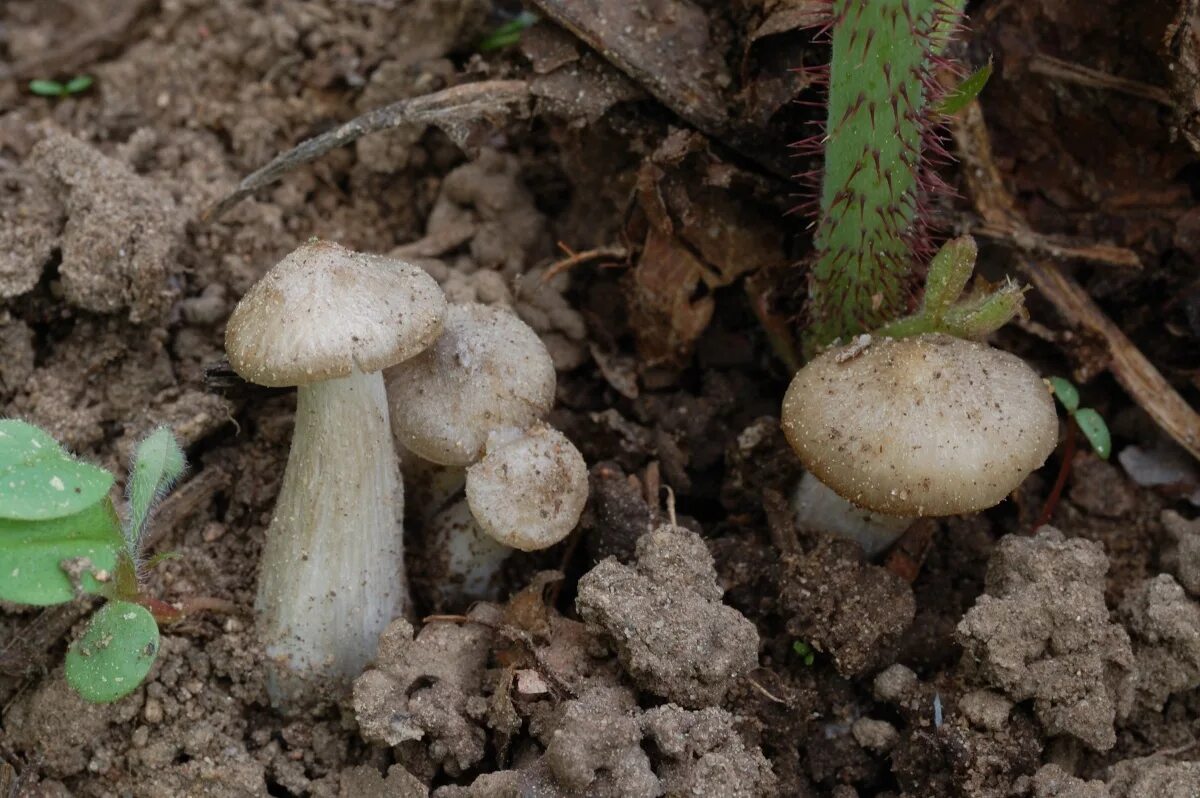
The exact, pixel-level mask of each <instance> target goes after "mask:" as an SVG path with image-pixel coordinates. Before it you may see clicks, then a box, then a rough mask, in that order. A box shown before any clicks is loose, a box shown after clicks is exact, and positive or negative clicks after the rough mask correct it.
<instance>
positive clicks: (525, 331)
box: [386, 303, 555, 466]
mask: <svg viewBox="0 0 1200 798" xmlns="http://www.w3.org/2000/svg"><path fill="white" fill-rule="evenodd" d="M386 379H387V384H388V399H389V402H390V403H391V408H392V425H393V429H394V431H395V433H396V438H397V440H399V441H401V442H403V443H404V445H405V447H407V448H408V449H409V450H411V451H413V452H415V453H416V454H418V455H420V456H421V457H424V458H425V459H426V460H432V461H433V462H435V463H441V464H443V465H464V466H465V465H469V464H470V463H473V462H475V461H476V460H478V459H479V457H480V455H481V454H482V452H483V448H484V444H485V443H487V438H488V434H489V433H491V432H492V431H493V430H496V429H500V428H501V427H516V428H519V429H524V428H525V427H528V426H529V425H530V424H532V423H533V422H534V421H537V420H538V419H540V418H541V417H542V416H543V415H545V414H546V413H547V412H548V411H549V410H550V407H551V406H552V405H553V404H554V385H555V373H554V363H553V361H551V359H550V353H549V352H547V351H546V346H545V345H544V344H543V343H542V341H541V339H540V338H538V336H537V333H535V332H534V331H533V330H532V329H531V328H530V327H529V326H528V325H527V324H525V322H523V321H521V319H519V318H518V317H517V316H516V315H515V314H513V313H512V311H510V310H507V309H505V308H500V307H494V306H488V305H479V304H475V303H471V304H465V305H451V306H450V307H449V309H448V310H447V311H446V321H445V326H444V327H443V330H442V334H441V335H440V336H439V337H438V339H437V341H435V342H434V344H433V346H431V347H430V348H429V349H427V350H426V351H424V352H422V353H421V354H420V355H418V356H417V357H414V358H413V359H412V360H408V361H405V362H404V363H401V364H400V365H398V366H396V367H394V368H392V369H389V370H388V371H387V373H386Z"/></svg>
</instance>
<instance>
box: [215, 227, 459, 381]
mask: <svg viewBox="0 0 1200 798" xmlns="http://www.w3.org/2000/svg"><path fill="white" fill-rule="evenodd" d="M445 312H446V298H445V297H444V296H443V295H442V291H441V289H440V288H438V285H437V283H436V282H435V281H434V279H433V278H432V277H430V276H429V275H428V274H426V273H425V272H424V271H423V270H422V269H420V268H418V267H417V266H413V265H412V264H411V263H405V262H404V261H401V260H396V259H394V258H386V257H383V256H382V255H371V254H367V253H363V252H354V251H352V250H349V249H346V248H345V247H343V246H340V245H338V244H335V243H333V242H330V241H318V240H313V241H309V242H308V243H306V244H303V245H302V246H300V247H299V248H298V249H296V250H295V251H294V252H292V253H291V254H290V255H288V256H287V257H285V258H284V259H283V260H281V261H279V263H277V264H275V266H274V267H272V268H271V270H270V271H269V272H267V273H266V274H265V275H264V276H263V278H262V279H261V280H259V281H258V282H257V283H256V284H255V285H254V287H253V288H251V289H250V290H249V291H247V292H246V295H245V296H243V297H242V301H241V302H239V303H238V305H237V307H236V308H234V311H233V315H231V316H230V317H229V325H228V326H227V327H226V330H225V352H226V354H228V355H229V364H230V365H231V366H233V370H234V371H236V372H237V373H238V374H240V375H241V376H242V377H244V378H245V379H247V380H249V381H250V382H253V383H257V384H259V385H267V386H271V387H284V386H288V385H307V384H309V383H313V382H321V381H323V380H329V379H334V378H336V377H347V376H349V375H350V374H352V373H356V372H357V373H361V374H370V373H372V372H376V371H382V370H383V369H384V368H385V367H386V366H390V365H392V364H393V363H398V362H399V361H401V360H407V359H408V358H410V357H412V356H413V355H415V354H417V353H418V352H420V351H421V350H423V349H425V348H427V347H428V346H429V345H430V344H431V343H433V340H434V339H435V338H437V336H438V333H439V332H440V331H441V328H442V317H443V316H444V315H445Z"/></svg>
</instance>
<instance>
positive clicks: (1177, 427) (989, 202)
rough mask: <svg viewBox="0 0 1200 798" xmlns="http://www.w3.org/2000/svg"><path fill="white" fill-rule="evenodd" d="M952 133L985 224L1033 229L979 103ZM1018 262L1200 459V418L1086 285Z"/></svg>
mask: <svg viewBox="0 0 1200 798" xmlns="http://www.w3.org/2000/svg"><path fill="white" fill-rule="evenodd" d="M953 132H954V140H955V143H956V144H957V147H958V154H959V157H960V158H961V159H962V162H963V174H964V175H965V176H966V180H967V188H968V191H969V193H970V195H971V200H972V201H973V203H974V204H975V209H976V211H977V212H978V213H979V215H980V216H981V217H983V220H984V222H986V223H987V224H989V225H992V226H995V227H999V228H1002V229H1004V228H1008V229H1014V230H1028V229H1029V224H1028V223H1027V222H1026V221H1025V218H1024V217H1023V216H1022V215H1021V212H1020V211H1019V210H1017V206H1016V202H1015V201H1014V200H1013V197H1012V195H1011V194H1009V192H1008V189H1007V188H1006V187H1005V186H1004V181H1003V179H1002V178H1001V176H1000V171H999V170H998V169H997V168H996V163H995V161H994V160H993V159H992V144H991V138H990V136H989V135H988V130H987V125H986V123H985V121H984V118H983V111H982V110H981V109H980V107H979V103H978V101H975V102H972V103H971V104H970V105H969V106H968V107H967V108H966V109H964V110H963V112H962V113H961V114H960V115H959V116H958V117H957V118H956V120H955V124H954V127H953ZM1017 262H1018V264H1019V265H1020V267H1021V269H1022V271H1024V272H1025V275H1026V276H1027V277H1028V278H1029V281H1030V282H1031V283H1032V284H1033V286H1034V288H1036V289H1037V290H1038V292H1039V293H1041V295H1042V296H1044V297H1045V298H1046V299H1047V300H1048V301H1049V302H1050V303H1051V304H1053V305H1054V307H1055V308H1056V309H1057V310H1058V312H1059V313H1060V314H1062V317H1063V319H1064V320H1065V321H1066V322H1067V323H1068V324H1070V325H1072V326H1075V327H1082V328H1085V329H1087V330H1088V331H1090V332H1092V333H1095V334H1096V335H1098V336H1099V337H1100V338H1102V339H1103V340H1104V341H1105V343H1106V344H1107V345H1108V351H1109V354H1110V361H1109V364H1108V370H1109V371H1111V372H1112V375H1113V376H1114V377H1115V378H1116V379H1117V382H1119V383H1120V384H1121V387H1123V388H1124V389H1125V390H1126V391H1128V392H1129V395H1130V396H1131V397H1132V398H1133V400H1134V401H1135V402H1137V403H1138V405H1140V406H1141V408H1142V409H1143V410H1145V411H1146V412H1147V413H1148V414H1149V415H1150V417H1151V418H1153V419H1154V421H1155V423H1156V424H1158V425H1159V426H1160V427H1161V428H1162V429H1163V430H1164V431H1165V432H1166V433H1167V434H1168V435H1170V436H1171V437H1172V438H1174V439H1175V441H1176V442H1177V443H1178V444H1179V445H1180V446H1182V447H1183V448H1185V449H1187V450H1188V451H1189V452H1190V453H1191V454H1192V456H1193V457H1195V458H1197V459H1200V415H1197V413H1196V411H1195V410H1193V409H1192V407H1191V406H1190V405H1188V403H1187V402H1185V401H1184V399H1183V397H1182V396H1180V395H1179V393H1178V392H1177V391H1176V390H1175V389H1174V388H1172V387H1171V385H1170V383H1168V382H1167V380H1166V378H1164V377H1163V375H1162V374H1161V373H1160V372H1159V371H1158V369H1156V368H1155V367H1154V364H1152V363H1151V362H1150V361H1149V360H1148V359H1147V358H1146V356H1145V355H1143V354H1142V353H1141V352H1140V351H1138V348H1137V347H1136V346H1134V345H1133V342H1132V341H1130V340H1129V338H1128V336H1126V335H1125V333H1123V332H1122V331H1121V329H1120V328H1119V327H1117V325H1116V324H1114V323H1113V322H1112V320H1111V319H1109V318H1108V316H1106V315H1105V314H1104V311H1103V310H1101V309H1100V306H1099V305H1097V304H1096V303H1095V302H1094V301H1093V300H1092V298H1091V297H1090V296H1088V293H1087V292H1086V291H1085V290H1083V286H1081V285H1079V283H1077V282H1075V280H1073V279H1072V278H1071V277H1070V276H1068V275H1067V274H1064V273H1063V272H1061V271H1059V269H1058V268H1056V267H1055V266H1053V265H1051V264H1050V263H1048V262H1046V261H1041V260H1034V259H1031V258H1019V259H1018V261H1017Z"/></svg>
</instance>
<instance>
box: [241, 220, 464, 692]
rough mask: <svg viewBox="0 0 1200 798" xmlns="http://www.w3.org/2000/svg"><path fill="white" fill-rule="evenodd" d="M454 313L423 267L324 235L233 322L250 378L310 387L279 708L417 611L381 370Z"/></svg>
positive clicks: (276, 579)
mask: <svg viewBox="0 0 1200 798" xmlns="http://www.w3.org/2000/svg"><path fill="white" fill-rule="evenodd" d="M444 313H445V298H444V297H443V296H442V293H441V290H440V289H439V288H438V287H437V283H435V282H434V281H433V279H432V278H431V277H429V276H428V275H427V274H425V272H423V271H422V270H421V269H419V268H417V267H416V266H413V265H411V264H408V263H405V262H403V261H398V260H393V259H390V258H385V257H381V256H378V255H368V254H363V253H356V252H352V251H350V250H347V249H345V248H343V247H341V246H338V245H337V244H333V243H329V242H326V241H317V240H313V241H309V242H308V243H306V244H304V245H303V246H301V247H300V248H299V249H297V250H296V251H294V252H292V253H291V254H290V255H288V256H287V257H285V258H284V259H283V260H282V261H280V262H279V263H278V264H277V265H276V266H275V267H274V268H272V269H271V270H270V271H269V272H267V274H266V275H265V276H264V277H263V278H262V280H260V281H259V282H258V283H257V284H256V285H255V286H254V287H253V288H251V289H250V291H249V292H247V293H246V295H245V296H244V297H243V298H242V300H241V302H239V303H238V306H237V307H236V308H235V309H234V311H233V314H232V316H231V317H230V319H229V325H228V328H227V330H226V334H225V349H226V352H227V353H228V355H229V362H230V364H231V365H232V366H233V368H234V370H235V371H237V373H238V374H240V375H241V376H242V377H244V378H245V379H247V380H248V381H250V382H253V383H257V384H259V385H266V386H273V387H284V386H292V385H295V386H297V387H298V391H297V398H296V422H295V431H294V433H293V435H292V448H291V452H290V454H289V455H288V462H287V468H286V470H285V471H284V475H283V481H282V484H281V486H280V490H279V497H278V499H277V501H276V505H275V513H274V516H273V517H272V519H271V523H270V527H269V528H268V529H267V539H266V543H265V545H264V547H263V553H262V558H261V562H260V570H259V580H258V597H257V600H256V602H255V610H256V613H257V615H258V626H259V634H260V636H261V638H262V641H263V643H264V645H265V648H266V652H267V655H268V657H269V662H270V664H269V671H270V672H269V674H268V676H269V678H268V688H269V690H270V692H271V696H272V701H273V702H274V703H275V704H276V706H280V707H282V708H285V709H287V708H291V707H293V706H294V705H295V704H297V703H299V700H300V699H301V698H302V697H303V696H304V695H305V692H306V691H307V692H309V693H310V694H311V693H313V692H315V691H314V690H313V688H314V686H315V685H316V684H317V683H318V681H323V680H331V681H333V682H334V683H335V684H338V685H341V684H345V683H348V681H349V680H350V679H351V678H353V677H354V676H356V675H357V674H358V673H359V672H360V671H361V670H362V668H363V666H364V665H365V664H366V663H367V661H368V660H369V659H370V658H371V657H372V656H373V655H374V653H375V647H376V643H377V641H378V638H379V634H380V633H381V632H382V631H383V629H384V628H385V627H386V626H387V624H388V623H389V622H390V621H391V620H392V619H393V618H394V617H395V616H397V615H399V614H401V613H402V612H404V610H405V609H406V608H407V605H408V585H407V581H406V577H405V571H404V560H403V554H404V551H403V524H402V518H403V485H402V483H401V482H400V478H399V463H398V460H397V457H396V451H395V448H394V446H393V444H392V436H391V431H390V425H389V420H388V405H387V396H386V393H385V390H384V383H383V375H382V373H381V372H382V370H383V368H384V367H386V366H390V365H392V364H394V363H397V362H400V361H402V360H406V359H408V358H411V357H413V356H414V355H416V354H417V353H418V352H420V351H422V350H423V349H425V348H426V347H428V346H429V345H430V344H431V343H433V341H434V339H436V338H437V336H438V333H439V332H440V331H441V326H442V318H443V315H444Z"/></svg>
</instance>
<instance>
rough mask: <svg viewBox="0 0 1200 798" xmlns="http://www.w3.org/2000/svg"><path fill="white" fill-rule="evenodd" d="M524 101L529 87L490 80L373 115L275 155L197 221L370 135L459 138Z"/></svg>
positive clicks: (375, 111)
mask: <svg viewBox="0 0 1200 798" xmlns="http://www.w3.org/2000/svg"><path fill="white" fill-rule="evenodd" d="M529 96H530V95H529V86H528V85H527V84H526V83H525V81H523V80H489V81H483V82H479V83H466V84H463V85H461V86H452V87H450V88H448V89H443V90H442V91H438V92H434V93H432V94H425V95H422V96H420V97H411V98H408V99H404V100H400V101H398V102H394V103H392V104H391V105H385V106H383V107H382V108H375V109H372V110H370V111H368V112H367V113H365V114H363V115H362V116H358V117H355V118H354V119H351V120H350V121H349V122H345V123H343V124H341V125H339V126H338V127H336V128H334V129H333V130H330V131H328V132H326V133H322V134H321V135H319V136H315V137H313V138H311V139H308V140H307V141H303V142H301V143H300V144H298V145H297V146H295V147H293V148H292V149H290V150H288V151H287V152H285V153H282V154H280V155H277V156H276V157H275V159H274V160H272V161H271V162H270V163H268V164H267V165H266V166H264V167H262V168H261V169H258V170H257V171H255V172H253V173H251V174H250V175H249V176H247V177H246V178H245V179H244V180H243V181H242V182H241V183H240V184H238V187H237V189H236V190H235V191H234V192H233V193H232V194H230V195H229V196H227V197H225V198H224V199H223V200H221V201H220V202H218V203H217V204H216V205H214V206H212V207H211V208H209V209H208V210H206V211H205V212H204V214H203V216H202V217H201V218H203V219H204V220H205V221H210V220H213V219H216V218H218V217H219V216H221V214H223V213H225V212H226V211H227V210H229V209H230V208H231V207H233V206H234V205H235V204H237V203H238V202H239V201H241V200H242V199H244V198H245V197H246V196H248V195H250V194H251V193H253V192H254V191H257V190H258V189H260V188H262V187H263V186H267V185H270V184H271V183H274V182H275V181H276V180H278V179H279V178H280V177H282V176H283V175H284V174H286V173H288V172H290V171H291V170H292V169H295V168H296V167H297V166H300V165H301V164H306V163H310V162H312V161H315V160H316V159H317V158H320V157H321V156H322V155H324V154H325V153H327V152H329V151H330V150H335V149H337V148H338V147H344V146H345V145H347V144H350V143H351V142H353V141H355V140H357V139H359V138H362V137H363V136H366V135H368V134H370V133H376V132H379V131H381V130H390V129H392V128H397V127H404V126H407V125H437V126H438V127H442V128H443V129H446V130H447V131H448V132H451V133H452V134H453V132H461V130H460V128H461V127H462V126H463V125H466V124H468V123H470V122H474V121H477V120H479V119H482V118H485V117H487V116H488V115H489V114H495V113H498V112H505V113H509V112H511V109H512V108H513V107H514V106H525V105H526V103H527V102H528V100H529Z"/></svg>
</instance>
